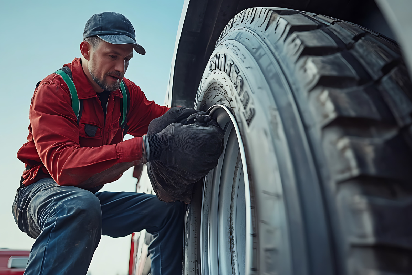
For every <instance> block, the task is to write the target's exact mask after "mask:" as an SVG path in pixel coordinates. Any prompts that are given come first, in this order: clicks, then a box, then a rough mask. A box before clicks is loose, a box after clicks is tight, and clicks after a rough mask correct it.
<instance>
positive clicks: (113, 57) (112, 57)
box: [109, 55, 117, 59]
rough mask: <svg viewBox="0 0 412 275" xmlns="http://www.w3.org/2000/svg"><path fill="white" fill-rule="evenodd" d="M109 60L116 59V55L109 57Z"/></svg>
mask: <svg viewBox="0 0 412 275" xmlns="http://www.w3.org/2000/svg"><path fill="white" fill-rule="evenodd" d="M109 56H110V58H111V59H116V58H117V56H116V55H109Z"/></svg>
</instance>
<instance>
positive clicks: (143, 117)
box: [126, 79, 169, 137]
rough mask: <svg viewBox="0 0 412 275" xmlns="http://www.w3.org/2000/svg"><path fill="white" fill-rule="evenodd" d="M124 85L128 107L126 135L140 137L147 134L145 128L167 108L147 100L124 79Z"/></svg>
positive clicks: (138, 89) (134, 86)
mask: <svg viewBox="0 0 412 275" xmlns="http://www.w3.org/2000/svg"><path fill="white" fill-rule="evenodd" d="M126 84H127V85H128V87H129V93H130V106H129V111H128V113H127V125H128V131H127V133H128V134H130V135H132V136H135V137H140V136H143V135H145V134H146V133H147V128H148V126H149V124H150V122H151V121H152V120H153V119H155V118H157V117H160V116H162V115H163V114H164V113H166V112H167V111H168V110H169V108H168V107H166V106H160V105H158V104H156V103H155V102H154V101H149V100H147V98H146V96H145V94H144V93H143V92H142V90H141V89H140V87H139V86H136V85H135V84H134V83H133V82H131V81H129V80H127V79H126Z"/></svg>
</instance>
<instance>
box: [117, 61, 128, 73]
mask: <svg viewBox="0 0 412 275" xmlns="http://www.w3.org/2000/svg"><path fill="white" fill-rule="evenodd" d="M115 70H116V71H118V72H120V73H122V74H124V73H125V72H126V62H125V61H124V60H119V61H118V62H116V67H115Z"/></svg>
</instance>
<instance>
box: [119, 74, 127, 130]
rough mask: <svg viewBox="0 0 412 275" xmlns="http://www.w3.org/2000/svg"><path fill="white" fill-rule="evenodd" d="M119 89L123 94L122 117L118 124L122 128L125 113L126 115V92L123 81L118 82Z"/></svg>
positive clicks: (124, 124)
mask: <svg viewBox="0 0 412 275" xmlns="http://www.w3.org/2000/svg"><path fill="white" fill-rule="evenodd" d="M120 90H122V95H123V110H122V111H123V117H122V122H121V124H120V126H121V127H122V128H123V129H124V127H125V126H126V123H125V122H126V115H127V92H126V87H125V85H124V82H123V80H122V82H120Z"/></svg>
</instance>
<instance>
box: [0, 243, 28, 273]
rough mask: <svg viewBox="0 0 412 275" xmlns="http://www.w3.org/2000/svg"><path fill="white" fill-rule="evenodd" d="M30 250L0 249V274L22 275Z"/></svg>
mask: <svg viewBox="0 0 412 275" xmlns="http://www.w3.org/2000/svg"><path fill="white" fill-rule="evenodd" d="M29 254H30V251H27V250H12V249H0V275H23V273H24V270H25V269H26V265H27V261H28V260H29Z"/></svg>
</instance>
